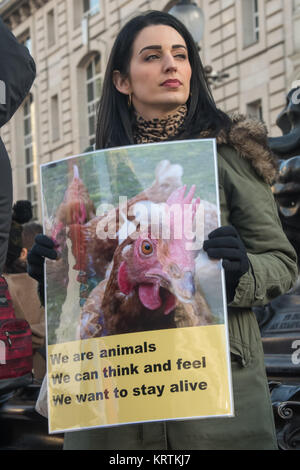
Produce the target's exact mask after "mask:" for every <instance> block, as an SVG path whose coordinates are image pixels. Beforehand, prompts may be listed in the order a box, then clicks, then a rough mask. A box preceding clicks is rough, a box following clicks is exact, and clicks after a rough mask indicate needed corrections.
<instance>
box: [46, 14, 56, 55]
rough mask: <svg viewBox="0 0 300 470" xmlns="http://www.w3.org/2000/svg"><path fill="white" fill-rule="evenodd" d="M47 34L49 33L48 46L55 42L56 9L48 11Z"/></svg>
mask: <svg viewBox="0 0 300 470" xmlns="http://www.w3.org/2000/svg"><path fill="white" fill-rule="evenodd" d="M47 34H48V47H51V46H54V44H55V16H54V10H50V11H48V13H47Z"/></svg>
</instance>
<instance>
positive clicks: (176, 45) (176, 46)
mask: <svg viewBox="0 0 300 470" xmlns="http://www.w3.org/2000/svg"><path fill="white" fill-rule="evenodd" d="M182 47H183V48H184V49H186V47H185V46H184V45H183V44H174V46H172V49H179V48H182ZM148 49H152V50H153V49H155V50H161V49H162V47H161V46H156V45H153V46H146V47H143V49H141V50H140V52H139V54H141V53H142V52H143V51H145V50H148Z"/></svg>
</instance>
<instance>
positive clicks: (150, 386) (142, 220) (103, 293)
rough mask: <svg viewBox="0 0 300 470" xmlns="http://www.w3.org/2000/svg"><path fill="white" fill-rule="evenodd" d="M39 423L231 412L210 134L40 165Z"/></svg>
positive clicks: (90, 423) (62, 426) (62, 425)
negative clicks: (212, 249)
mask: <svg viewBox="0 0 300 470" xmlns="http://www.w3.org/2000/svg"><path fill="white" fill-rule="evenodd" d="M41 187H42V199H43V221H44V230H45V233H46V234H47V235H48V236H49V237H51V238H52V239H53V240H54V241H55V243H56V246H57V252H58V259H57V260H55V261H53V260H49V259H47V260H46V270H45V286H46V287H45V299H46V300H45V305H46V318H47V359H48V371H47V377H48V418H49V432H50V433H55V432H63V431H72V430H78V429H85V428H93V427H100V426H113V425H122V424H129V423H141V422H147V421H162V420H172V419H176V420H178V419H195V418H208V417H220V418H221V417H228V416H233V414H234V411H233V397H232V383H231V371H230V355H229V342H228V333H227V310H226V295H225V287H224V274H223V270H222V266H221V261H219V260H210V259H209V258H208V257H207V255H206V253H205V252H204V251H203V249H202V245H203V240H204V239H205V238H207V236H208V234H209V233H210V232H211V231H212V230H214V229H216V228H217V227H218V226H220V208H219V201H218V173H217V154H216V142H215V140H214V139H204V140H189V141H176V142H166V143H158V144H147V145H138V146H130V147H122V148H113V149H107V150H101V151H95V152H89V153H85V154H82V155H76V156H72V157H68V158H65V159H63V160H59V161H55V162H50V163H47V164H44V165H42V166H41Z"/></svg>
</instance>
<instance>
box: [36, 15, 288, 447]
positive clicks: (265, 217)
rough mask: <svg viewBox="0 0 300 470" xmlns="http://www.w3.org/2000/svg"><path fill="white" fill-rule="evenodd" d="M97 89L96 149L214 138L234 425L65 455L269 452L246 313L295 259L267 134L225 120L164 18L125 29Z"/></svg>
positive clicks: (132, 435) (281, 281) (257, 351)
mask: <svg viewBox="0 0 300 470" xmlns="http://www.w3.org/2000/svg"><path fill="white" fill-rule="evenodd" d="M103 90H104V92H103V96H102V98H101V103H100V108H99V116H98V125H97V147H98V148H100V149H102V148H108V147H117V146H122V145H130V144H139V143H148V142H149V143H150V142H159V141H163V140H174V139H190V138H203V137H205V138H207V137H216V139H217V143H218V156H219V158H218V165H219V184H220V188H219V193H220V204H221V211H222V227H221V228H220V229H217V230H216V231H215V232H213V233H212V234H210V237H209V240H208V241H206V242H205V245H204V249H206V250H207V253H208V255H209V256H211V257H213V258H223V266H224V269H225V274H226V288H227V297H228V301H229V307H228V311H229V334H230V349H231V356H232V372H233V388H234V401H235V413H236V416H235V417H234V418H227V419H226V418H225V419H209V420H186V421H168V422H160V423H147V424H138V425H128V426H127V425H126V426H121V427H112V428H107V429H96V430H89V431H79V432H76V433H66V434H65V449H73V448H74V449H75V448H76V449H139V450H144V449H156V450H157V449H275V448H276V447H277V446H276V436H275V431H274V424H273V415H272V409H271V405H270V398H269V391H268V385H267V380H266V376H265V370H264V359H263V351H262V346H261V340H260V333H259V330H258V327H257V323H256V319H255V317H254V315H253V313H252V312H251V307H252V306H253V305H257V304H264V303H267V302H269V301H270V299H271V298H273V297H274V296H277V295H279V294H280V293H282V292H284V291H286V290H288V289H289V288H290V287H291V285H292V283H293V281H294V279H295V277H296V256H295V252H294V251H293V249H292V247H291V246H290V244H289V242H288V241H287V239H286V237H285V235H284V233H283V232H282V230H281V227H280V225H279V220H278V215H277V212H276V207H275V204H274V201H273V197H272V194H271V191H270V188H269V186H268V185H269V183H270V182H271V181H272V180H273V178H274V176H275V173H276V162H275V161H274V159H273V156H272V155H271V153H270V151H269V150H268V148H267V144H266V132H265V128H264V126H262V125H261V124H259V123H249V122H247V121H245V120H243V118H241V117H235V118H233V119H232V120H231V119H230V118H229V117H228V116H226V115H225V114H224V113H223V112H221V111H220V110H218V109H217V108H216V106H215V104H214V101H213V98H212V95H211V93H210V91H209V88H208V85H207V83H206V81H205V75H204V71H203V67H202V65H201V62H200V58H199V54H198V51H197V49H196V47H195V44H194V42H193V39H192V37H191V36H190V34H189V33H188V31H187V30H186V29H185V27H184V26H183V25H182V24H181V23H180V22H178V21H177V20H176V19H175V18H174V17H172V16H170V15H168V14H166V13H162V12H150V13H147V14H145V15H140V16H138V17H136V18H134V19H132V20H131V21H129V23H127V25H125V26H124V27H123V29H122V30H121V32H120V33H119V35H118V37H117V39H116V41H115V44H114V46H113V49H112V52H111V55H110V59H109V63H108V67H107V71H106V75H105V79H104V85H103ZM46 245H48V246H45V248H44V247H43V240H42V241H41V242H40V243H39V247H38V248H37V249H35V250H34V252H33V255H34V257H33V260H32V261H34V260H35V261H37V260H38V259H37V258H35V256H36V255H45V254H46V255H49V254H51V256H52V257H55V254H53V249H52V248H53V244H51V242H49V240H46ZM44 250H45V251H44ZM47 250H50V252H49V251H47ZM32 268H34V267H33V266H32V267H31V269H32Z"/></svg>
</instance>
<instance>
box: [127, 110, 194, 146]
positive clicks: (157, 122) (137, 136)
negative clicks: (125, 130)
mask: <svg viewBox="0 0 300 470" xmlns="http://www.w3.org/2000/svg"><path fill="white" fill-rule="evenodd" d="M186 114H187V106H186V105H185V104H184V105H182V106H180V108H179V109H178V111H177V112H176V113H175V114H170V115H169V116H167V117H166V118H164V119H152V120H150V121H146V120H145V119H144V118H142V116H140V115H138V114H136V120H135V125H134V129H133V136H134V142H135V143H137V144H149V143H151V142H161V141H163V140H168V139H169V138H170V137H174V136H176V135H178V134H179V133H180V132H181V131H182V130H183V126H184V122H185V117H186Z"/></svg>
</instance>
